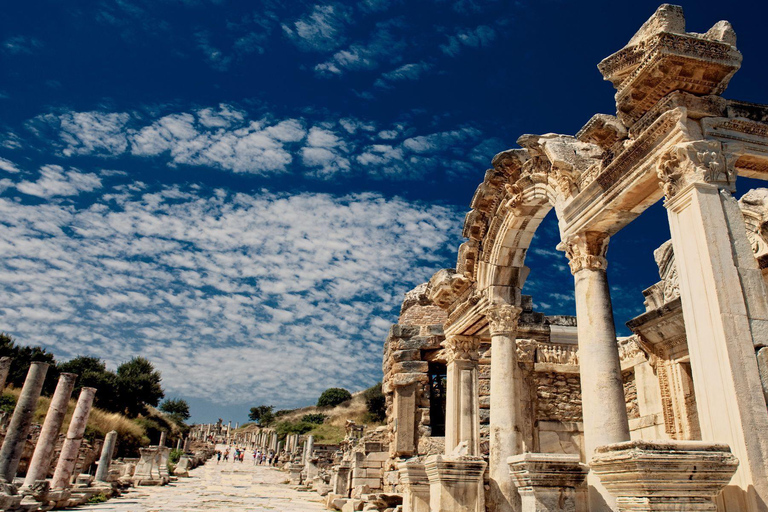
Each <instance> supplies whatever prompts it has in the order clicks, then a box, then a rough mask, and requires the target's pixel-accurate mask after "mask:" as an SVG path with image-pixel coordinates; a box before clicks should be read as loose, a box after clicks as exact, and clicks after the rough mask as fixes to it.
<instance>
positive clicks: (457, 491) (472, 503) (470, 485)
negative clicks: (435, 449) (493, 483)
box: [424, 455, 488, 512]
mask: <svg viewBox="0 0 768 512" xmlns="http://www.w3.org/2000/svg"><path fill="white" fill-rule="evenodd" d="M487 465H488V464H487V463H486V462H485V461H484V460H483V459H482V458H481V457H472V456H465V457H449V456H444V455H430V456H429V457H427V459H426V461H425V463H424V468H425V470H426V473H427V478H428V479H429V506H430V510H431V511H432V512H442V511H449V510H450V511H451V512H485V491H484V489H483V474H484V473H485V468H486V466H487Z"/></svg>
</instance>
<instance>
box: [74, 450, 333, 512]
mask: <svg viewBox="0 0 768 512" xmlns="http://www.w3.org/2000/svg"><path fill="white" fill-rule="evenodd" d="M287 480H288V474H287V473H284V472H282V471H279V470H277V469H275V468H270V467H266V466H254V465H253V462H252V461H251V462H250V463H249V462H247V461H244V462H243V463H239V462H237V463H233V462H223V461H222V462H221V463H220V464H216V459H215V458H214V459H211V460H210V461H208V462H207V463H206V464H204V465H202V466H200V467H199V468H195V469H194V470H192V471H190V477H189V478H179V480H178V481H177V482H171V483H170V484H168V485H166V486H163V487H137V488H134V489H131V490H129V491H128V492H126V493H125V494H123V495H122V496H120V497H119V498H113V499H111V500H109V501H107V502H105V503H101V504H98V505H84V506H81V507H78V508H76V509H74V510H83V511H87V512H97V511H114V512H186V511H198V510H233V511H234V510H237V511H253V512H262V511H267V510H269V511H277V512H315V511H321V510H325V509H324V507H323V506H322V505H321V504H320V499H321V498H320V496H319V495H318V494H317V493H315V492H299V491H295V490H293V489H292V488H291V486H290V485H288V484H287V483H284V482H286V481H287Z"/></svg>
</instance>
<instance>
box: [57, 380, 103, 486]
mask: <svg viewBox="0 0 768 512" xmlns="http://www.w3.org/2000/svg"><path fill="white" fill-rule="evenodd" d="M95 394H96V390H95V389H94V388H83V389H82V390H81V391H80V397H79V398H78V399H77V405H75V412H74V413H73V414H72V419H71V420H70V421H69V429H68V430H67V438H66V439H65V440H64V445H63V446H62V447H61V454H60V455H59V461H58V463H57V464H56V471H54V473H53V480H52V481H51V489H67V488H68V487H69V485H70V481H71V479H72V472H73V471H74V470H75V464H77V457H78V455H79V452H80V444H81V443H82V442H83V433H85V427H86V425H87V424H88V416H90V414H91V407H92V406H93V397H94V395H95Z"/></svg>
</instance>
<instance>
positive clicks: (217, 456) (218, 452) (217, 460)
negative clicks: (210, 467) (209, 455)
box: [216, 451, 221, 464]
mask: <svg viewBox="0 0 768 512" xmlns="http://www.w3.org/2000/svg"><path fill="white" fill-rule="evenodd" d="M219 462H221V452H220V451H217V452H216V464H218V463H219Z"/></svg>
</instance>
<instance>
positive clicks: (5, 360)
mask: <svg viewBox="0 0 768 512" xmlns="http://www.w3.org/2000/svg"><path fill="white" fill-rule="evenodd" d="M11 361H12V359H11V358H10V357H8V356H6V357H0V391H2V390H3V389H5V381H6V380H8V372H9V371H11Z"/></svg>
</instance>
